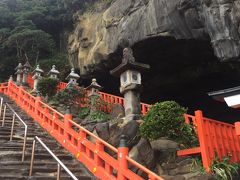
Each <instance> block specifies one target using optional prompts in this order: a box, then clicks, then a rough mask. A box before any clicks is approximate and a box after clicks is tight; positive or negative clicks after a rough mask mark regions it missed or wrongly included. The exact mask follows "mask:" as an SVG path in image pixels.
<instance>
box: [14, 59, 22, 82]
mask: <svg viewBox="0 0 240 180" xmlns="http://www.w3.org/2000/svg"><path fill="white" fill-rule="evenodd" d="M15 70H16V73H15V74H16V75H17V80H16V84H17V85H21V83H22V82H21V76H22V73H23V66H22V64H21V63H19V64H18V66H17V67H16V68H15Z"/></svg>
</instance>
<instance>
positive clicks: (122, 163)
mask: <svg viewBox="0 0 240 180" xmlns="http://www.w3.org/2000/svg"><path fill="white" fill-rule="evenodd" d="M128 151H129V150H128V147H127V140H126V136H125V135H122V136H121V139H120V144H119V148H118V163H119V169H118V178H117V179H118V180H126V177H125V176H124V172H125V170H127V169H128V162H127V158H126V157H127V156H128Z"/></svg>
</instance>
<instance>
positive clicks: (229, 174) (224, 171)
mask: <svg viewBox="0 0 240 180" xmlns="http://www.w3.org/2000/svg"><path fill="white" fill-rule="evenodd" d="M239 169H240V163H231V155H227V156H225V157H223V158H222V160H221V159H220V158H219V157H218V155H217V153H216V152H215V159H214V160H213V161H212V164H211V166H210V170H211V171H212V173H213V175H214V177H215V178H216V179H217V180H232V179H233V177H234V176H236V175H238V170H239Z"/></svg>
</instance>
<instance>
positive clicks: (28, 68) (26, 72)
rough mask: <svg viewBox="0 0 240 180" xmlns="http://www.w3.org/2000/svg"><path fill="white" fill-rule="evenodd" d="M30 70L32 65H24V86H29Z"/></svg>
mask: <svg viewBox="0 0 240 180" xmlns="http://www.w3.org/2000/svg"><path fill="white" fill-rule="evenodd" d="M30 68H31V65H30V63H29V62H28V61H27V62H26V63H25V64H24V65H23V85H24V86H25V85H27V84H28V82H27V78H28V73H29V72H30Z"/></svg>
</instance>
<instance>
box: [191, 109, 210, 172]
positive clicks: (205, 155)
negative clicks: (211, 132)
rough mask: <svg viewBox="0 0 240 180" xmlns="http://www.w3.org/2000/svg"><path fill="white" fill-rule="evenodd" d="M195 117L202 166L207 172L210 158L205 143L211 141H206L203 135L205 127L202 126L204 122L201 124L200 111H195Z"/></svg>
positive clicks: (201, 115) (201, 116)
mask: <svg viewBox="0 0 240 180" xmlns="http://www.w3.org/2000/svg"><path fill="white" fill-rule="evenodd" d="M195 117H196V123H197V131H198V139H199V144H200V149H201V156H202V163H203V167H204V168H205V169H206V171H207V172H209V166H210V164H211V160H210V158H209V152H208V148H207V144H208V143H212V142H207V138H206V136H205V131H206V129H205V128H204V124H203V123H204V122H203V114H202V111H200V110H198V111H195Z"/></svg>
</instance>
